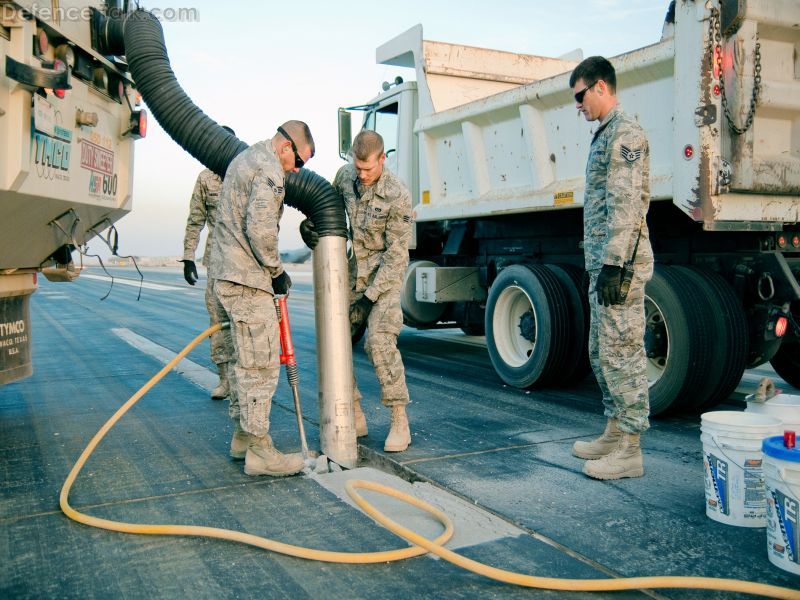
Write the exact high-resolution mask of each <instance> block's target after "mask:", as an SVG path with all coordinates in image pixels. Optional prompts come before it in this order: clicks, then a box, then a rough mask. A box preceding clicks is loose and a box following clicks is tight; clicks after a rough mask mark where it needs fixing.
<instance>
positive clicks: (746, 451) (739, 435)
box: [700, 411, 783, 527]
mask: <svg viewBox="0 0 800 600" xmlns="http://www.w3.org/2000/svg"><path fill="white" fill-rule="evenodd" d="M700 431H701V435H700V440H701V441H702V442H703V467H704V470H705V488H706V515H707V516H708V517H709V518H711V519H714V520H715V521H719V522H720V523H725V524H726V525H737V526H739V527H765V526H766V524H767V511H766V504H767V503H766V499H765V497H764V473H763V470H762V454H761V442H762V440H763V439H764V438H766V437H769V436H772V435H777V434H779V433H782V431H783V426H782V424H781V422H780V421H779V420H778V419H775V418H773V417H769V416H766V415H754V414H749V413H744V412H735V411H717V412H709V413H705V414H703V415H701V417H700Z"/></svg>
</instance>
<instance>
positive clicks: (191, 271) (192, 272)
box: [180, 260, 200, 285]
mask: <svg viewBox="0 0 800 600" xmlns="http://www.w3.org/2000/svg"><path fill="white" fill-rule="evenodd" d="M180 262H182V263H183V278H184V279H185V280H186V283H188V284H189V285H194V284H195V282H196V281H197V280H198V279H200V278H199V277H198V276H197V267H196V266H195V265H194V261H193V260H182V261H180Z"/></svg>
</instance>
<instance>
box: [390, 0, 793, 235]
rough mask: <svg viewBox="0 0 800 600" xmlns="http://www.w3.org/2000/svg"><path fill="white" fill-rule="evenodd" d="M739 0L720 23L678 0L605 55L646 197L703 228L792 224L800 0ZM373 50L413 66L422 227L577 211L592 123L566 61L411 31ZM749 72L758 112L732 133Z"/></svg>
mask: <svg viewBox="0 0 800 600" xmlns="http://www.w3.org/2000/svg"><path fill="white" fill-rule="evenodd" d="M740 4H741V5H742V6H741V8H740V10H739V12H738V14H737V15H735V16H734V17H731V16H730V13H727V14H726V17H728V18H727V21H726V19H724V18H723V19H722V20H720V19H718V18H717V17H715V13H711V14H709V13H707V11H706V7H705V6H704V5H703V4H700V3H684V2H680V3H677V14H676V20H677V21H678V22H679V24H680V26H679V27H676V28H675V29H674V36H673V35H672V34H671V33H669V34H668V35H667V36H666V37H665V38H664V39H662V40H661V41H659V42H657V43H655V44H653V45H651V46H647V47H644V48H640V49H637V50H634V51H632V52H628V53H626V54H622V55H620V56H616V57H613V58H611V61H612V63H613V64H614V65H615V67H616V69H617V76H618V92H619V94H618V95H619V99H620V102H621V104H622V106H623V108H624V109H625V110H626V111H627V112H628V113H630V114H633V115H635V116H636V118H637V119H638V120H639V122H640V123H641V124H642V126H643V127H644V129H645V131H646V132H647V135H648V138H649V141H650V147H651V169H650V171H651V177H652V182H651V183H652V185H651V191H652V198H653V200H664V201H667V200H668V201H672V202H674V203H675V204H676V205H677V206H678V207H679V208H680V209H681V210H682V211H683V212H684V213H686V214H687V216H689V217H690V218H691V219H693V220H695V221H698V222H702V223H703V225H704V227H705V228H706V229H712V230H713V229H753V228H763V229H773V228H779V227H780V226H782V224H783V223H792V222H797V221H798V220H800V215H799V214H798V211H799V210H800V202H798V199H800V126H798V123H800V82H798V77H800V63H799V62H798V57H797V54H798V52H797V49H798V48H799V47H800V29H798V28H797V27H796V26H793V24H796V23H798V22H800V3H799V2H794V1H790V0H785V1H781V0H779V1H773V0H748V1H747V2H746V3H740ZM715 19H716V20H715ZM729 21H732V22H733V23H734V25H733V26H734V27H736V26H738V30H737V31H736V33H735V35H731V36H730V38H729V40H728V41H727V43H725V44H724V45H723V46H721V48H720V49H719V52H717V51H716V48H715V43H714V42H715V38H714V31H716V30H715V27H716V25H717V23H720V25H721V27H726V26H730V25H731V23H730V22H729ZM669 30H670V31H671V28H669ZM723 39H724V38H723ZM756 44H758V45H759V46H758V48H759V53H758V54H760V57H759V56H758V54H757V53H756ZM377 54H378V61H379V62H382V63H384V64H394V65H400V66H408V67H412V66H413V67H415V68H416V72H417V86H418V90H419V95H420V98H419V118H418V120H417V122H416V126H415V132H416V133H417V134H418V135H419V142H420V146H419V152H420V154H421V158H420V161H419V164H420V165H421V168H420V174H419V195H418V197H417V198H416V201H417V202H418V204H417V206H416V216H417V219H418V220H419V221H434V220H441V219H458V218H466V217H477V216H491V215H500V214H508V213H522V212H531V211H549V210H558V209H565V208H570V207H579V206H581V205H582V203H583V185H584V168H585V164H586V156H587V154H588V148H589V143H590V141H591V135H592V131H593V130H594V129H595V128H596V126H597V124H596V123H594V124H589V123H586V122H585V120H584V118H583V116H582V115H580V114H579V113H578V112H577V110H576V108H575V103H574V100H573V98H572V93H571V90H570V88H569V85H568V79H569V72H570V71H571V70H572V68H573V67H574V66H575V64H576V62H575V61H571V60H561V59H546V58H543V57H529V56H524V55H522V56H521V55H516V54H509V53H503V52H498V51H490V50H483V49H474V48H470V47H466V46H454V45H452V44H441V43H439V42H428V41H424V40H422V30H421V27H416V28H413V29H411V30H409V31H408V32H406V33H404V34H402V35H401V36H398V37H397V38H395V39H394V40H391V41H390V42H388V43H387V44H385V45H384V46H382V47H381V48H379V49H378V53H377ZM718 54H719V55H720V56H721V57H722V60H721V64H722V71H723V74H724V82H723V81H722V80H721V79H720V78H719V75H720V73H719V69H715V61H714V58H713V57H714V56H716V55H718ZM453 57H456V58H457V59H458V60H455V61H454V60H453ZM756 63H758V65H759V66H758V67H757V66H756ZM757 69H759V70H760V92H759V95H758V104H757V107H756V110H755V118H754V119H753V123H752V126H750V127H749V128H747V130H746V131H745V132H744V133H743V134H741V135H737V134H735V133H734V132H733V131H732V129H731V127H730V126H729V124H728V122H727V119H726V116H725V114H724V107H723V100H722V93H723V91H724V92H725V93H726V96H727V103H728V105H729V106H730V112H731V118H732V120H733V122H734V124H736V125H738V126H740V127H741V126H742V125H744V124H745V123H746V120H747V114H748V111H749V109H750V103H751V96H752V89H753V85H754V75H755V73H756V72H757ZM722 83H724V90H723V89H722V85H721V84H722Z"/></svg>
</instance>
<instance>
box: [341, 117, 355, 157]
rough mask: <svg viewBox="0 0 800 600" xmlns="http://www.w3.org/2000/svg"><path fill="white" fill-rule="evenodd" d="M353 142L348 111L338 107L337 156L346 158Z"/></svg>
mask: <svg viewBox="0 0 800 600" xmlns="http://www.w3.org/2000/svg"><path fill="white" fill-rule="evenodd" d="M352 142H353V134H352V130H351V129H350V113H349V112H347V111H346V110H345V109H343V108H340V109H339V156H340V157H341V158H342V160H347V155H348V153H349V152H350V145H351V144H352Z"/></svg>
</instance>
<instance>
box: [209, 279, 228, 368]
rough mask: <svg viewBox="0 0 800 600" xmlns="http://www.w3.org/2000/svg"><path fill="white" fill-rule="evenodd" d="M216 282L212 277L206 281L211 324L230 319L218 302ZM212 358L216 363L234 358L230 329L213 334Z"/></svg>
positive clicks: (226, 361)
mask: <svg viewBox="0 0 800 600" xmlns="http://www.w3.org/2000/svg"><path fill="white" fill-rule="evenodd" d="M214 283H215V280H214V279H211V278H209V279H208V281H207V282H206V310H207V311H208V320H209V324H211V325H216V324H217V323H219V322H221V321H227V320H228V316H227V315H226V314H225V309H224V308H222V306H221V305H220V304H219V303H218V302H217V297H216V295H215V294H214ZM211 360H212V361H213V362H214V364H215V365H220V364H222V363H228V362H231V361H232V360H233V341H232V340H231V330H230V329H223V330H221V331H218V332H216V333H214V334H212V335H211Z"/></svg>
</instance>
